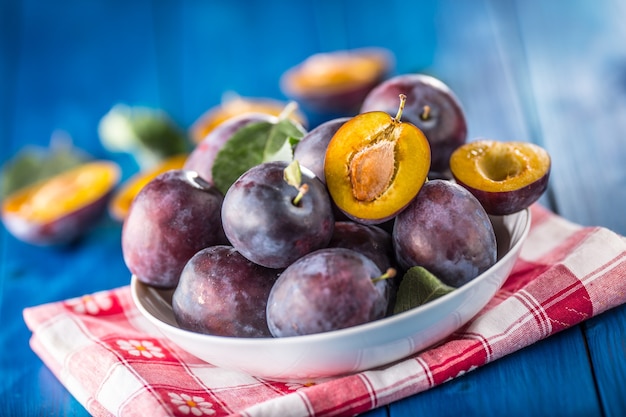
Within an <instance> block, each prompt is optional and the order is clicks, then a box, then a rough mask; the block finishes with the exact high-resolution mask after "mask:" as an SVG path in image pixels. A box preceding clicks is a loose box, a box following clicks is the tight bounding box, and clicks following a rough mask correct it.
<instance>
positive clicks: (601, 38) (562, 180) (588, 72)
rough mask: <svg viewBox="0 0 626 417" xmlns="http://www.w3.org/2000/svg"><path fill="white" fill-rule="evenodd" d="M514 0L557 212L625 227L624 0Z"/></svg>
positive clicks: (620, 228)
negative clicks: (549, 157) (550, 165)
mask: <svg viewBox="0 0 626 417" xmlns="http://www.w3.org/2000/svg"><path fill="white" fill-rule="evenodd" d="M517 3H518V4H517V6H518V7H517V9H518V16H519V21H520V27H521V31H522V36H523V41H524V46H525V48H526V55H527V57H528V60H527V61H528V74H529V77H530V81H531V84H530V87H531V88H532V91H531V94H532V95H533V101H534V104H535V106H536V109H537V117H538V123H539V124H540V126H541V131H542V137H543V141H544V143H545V146H546V148H547V149H548V151H550V152H551V153H552V154H553V155H554V158H553V171H552V172H553V175H552V179H551V185H552V188H553V189H554V191H555V193H556V203H557V205H558V209H559V212H560V213H561V214H563V215H564V216H565V217H567V218H569V219H571V220H573V221H576V222H578V223H581V224H586V225H593V226H596V225H599V226H606V227H608V228H610V229H612V230H615V231H617V232H619V233H622V234H626V217H625V216H624V215H623V213H624V211H625V210H626V187H624V184H625V183H626V170H624V164H623V161H624V160H625V158H626V146H624V145H626V139H625V138H624V135H623V132H624V129H625V128H626V124H625V122H624V120H625V118H624V115H625V114H626V100H625V98H626V88H625V85H624V73H626V52H625V51H624V42H623V40H624V39H625V37H626V29H625V28H624V25H623V20H622V17H623V13H620V11H623V10H624V7H623V4H622V3H621V2H619V1H605V2H600V3H597V4H596V3H590V2H586V1H584V0H583V1H574V2H563V1H557V2H549V3H546V2H540V1H528V2H525V1H520V2H517ZM564 149H567V152H562V150H564ZM595 161H597V163H596V162H595ZM598 183H602V184H603V186H602V187H598V186H597V184H598ZM581 196H584V198H581ZM607 202H611V203H610V204H607Z"/></svg>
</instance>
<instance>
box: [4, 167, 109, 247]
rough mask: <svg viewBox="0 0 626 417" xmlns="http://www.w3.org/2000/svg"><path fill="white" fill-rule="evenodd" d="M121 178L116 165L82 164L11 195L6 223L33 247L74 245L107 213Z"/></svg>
mask: <svg viewBox="0 0 626 417" xmlns="http://www.w3.org/2000/svg"><path fill="white" fill-rule="evenodd" d="M120 177H121V170H120V167H119V166H118V165H117V164H116V163H114V162H111V161H91V162H86V163H82V164H80V165H78V166H77V167H74V168H72V169H69V170H67V171H64V172H61V173H59V174H56V175H53V176H52V177H51V178H47V179H43V180H40V181H37V182H35V183H33V184H31V185H28V186H25V187H23V188H20V189H18V190H17V191H15V192H12V193H10V194H9V195H8V196H6V197H5V198H4V200H3V202H2V222H3V224H4V225H5V227H6V229H7V230H8V231H9V232H10V233H11V234H12V235H13V236H15V237H16V238H18V239H20V240H22V241H24V242H27V243H30V244H34V245H41V246H48V245H59V244H66V243H70V242H72V241H74V240H76V239H77V238H79V237H80V236H81V235H82V234H83V233H84V232H85V231H87V230H88V229H89V228H90V226H92V225H93V224H94V223H95V222H96V220H98V219H99V218H100V217H101V216H102V214H103V213H104V212H105V211H106V207H107V203H108V201H109V198H110V196H111V194H112V191H113V189H114V188H115V186H116V185H117V184H118V183H119V180H120Z"/></svg>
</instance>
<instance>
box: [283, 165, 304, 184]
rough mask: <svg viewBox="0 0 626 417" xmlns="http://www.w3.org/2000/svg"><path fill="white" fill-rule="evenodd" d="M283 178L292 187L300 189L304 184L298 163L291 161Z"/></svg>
mask: <svg viewBox="0 0 626 417" xmlns="http://www.w3.org/2000/svg"><path fill="white" fill-rule="evenodd" d="M283 178H285V182H286V183H287V184H289V185H291V186H292V187H295V188H300V185H301V184H302V172H301V171H300V164H299V163H298V161H291V162H290V163H289V165H287V168H285V171H284V172H283Z"/></svg>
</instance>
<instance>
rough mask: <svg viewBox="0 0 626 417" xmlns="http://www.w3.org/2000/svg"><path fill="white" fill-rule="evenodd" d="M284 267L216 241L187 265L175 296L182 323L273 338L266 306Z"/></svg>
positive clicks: (216, 332) (208, 331)
mask: <svg viewBox="0 0 626 417" xmlns="http://www.w3.org/2000/svg"><path fill="white" fill-rule="evenodd" d="M278 274H279V271H277V270H273V269H268V268H264V267H262V266H260V265H257V264H255V263H253V262H250V261H249V260H247V259H246V258H244V257H243V256H241V254H240V253H239V252H237V251H236V250H235V249H234V248H232V247H231V246H221V245H220V246H212V247H209V248H205V249H202V250H201V251H200V252H198V253H196V254H195V255H194V256H193V257H192V258H191V259H190V260H189V262H187V264H186V265H185V268H184V269H183V272H182V273H181V276H180V281H179V283H178V286H177V287H176V290H175V291H174V295H173V297H172V309H173V312H174V317H175V318H176V321H177V323H178V324H179V326H180V327H181V328H184V329H187V330H191V331H195V332H198V333H204V334H211V335H216V336H232V337H271V334H270V331H269V329H268V327H267V320H266V314H265V310H266V306H267V299H268V297H269V294H270V290H271V289H272V286H273V285H274V282H275V281H276V279H277V277H278Z"/></svg>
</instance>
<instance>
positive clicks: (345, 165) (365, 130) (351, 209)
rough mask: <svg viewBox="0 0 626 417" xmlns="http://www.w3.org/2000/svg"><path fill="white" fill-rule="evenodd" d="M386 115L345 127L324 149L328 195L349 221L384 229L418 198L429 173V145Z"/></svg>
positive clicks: (415, 130) (356, 119)
mask: <svg viewBox="0 0 626 417" xmlns="http://www.w3.org/2000/svg"><path fill="white" fill-rule="evenodd" d="M405 100H406V96H404V95H402V94H401V95H400V107H399V110H398V113H397V115H396V117H392V116H390V115H389V114H387V113H386V112H383V111H374V112H368V113H362V114H359V115H357V116H355V117H353V118H352V119H350V120H349V121H347V122H346V123H344V124H343V125H342V126H341V128H339V130H337V133H335V135H334V136H333V138H332V139H331V141H330V143H329V144H328V148H327V150H326V157H325V162H324V175H325V177H326V185H327V187H328V191H329V192H330V195H331V197H332V199H333V201H334V203H335V204H336V205H337V207H338V208H339V209H340V210H341V211H342V212H343V213H345V214H346V215H347V216H348V217H349V218H350V219H352V220H354V221H357V222H359V223H364V224H380V223H383V222H385V221H387V220H389V219H391V218H393V217H394V216H395V215H396V214H398V213H399V212H400V211H401V210H402V209H403V208H405V207H406V206H407V205H408V204H409V203H410V202H411V200H413V198H414V197H415V196H416V195H417V193H418V192H419V190H420V189H421V188H422V185H423V184H424V182H425V181H426V176H427V175H428V171H429V169H430V146H429V144H428V140H427V139H426V136H424V134H423V133H422V131H421V130H419V129H418V128H417V127H415V126H414V125H412V124H410V123H404V122H401V121H400V117H401V115H402V109H403V106H404V102H405Z"/></svg>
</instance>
